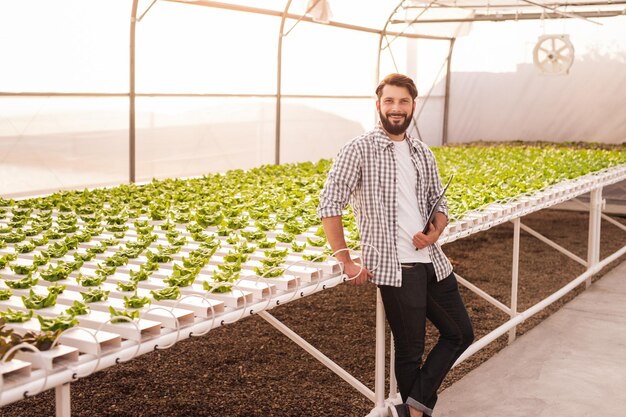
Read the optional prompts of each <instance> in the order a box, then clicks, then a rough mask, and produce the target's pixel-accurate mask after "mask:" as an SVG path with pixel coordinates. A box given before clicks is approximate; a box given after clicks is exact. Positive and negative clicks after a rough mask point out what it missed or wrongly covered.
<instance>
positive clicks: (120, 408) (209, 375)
mask: <svg viewBox="0 0 626 417" xmlns="http://www.w3.org/2000/svg"><path fill="white" fill-rule="evenodd" d="M620 221H621V222H622V223H624V224H626V219H620ZM523 223H524V224H526V225H528V226H530V227H532V228H533V229H535V230H538V231H542V233H543V234H544V235H545V236H547V237H548V238H550V239H552V240H554V241H555V242H557V243H559V244H561V245H562V246H564V247H566V248H567V249H569V250H570V251H572V252H573V253H575V254H577V255H578V256H580V257H581V258H583V259H586V258H587V228H588V215H587V214H586V213H579V212H567V211H552V210H544V211H541V212H539V213H535V214H532V215H529V216H527V217H525V218H524V219H523ZM512 236H513V227H512V224H510V223H508V224H504V225H501V226H498V227H495V228H493V229H490V230H488V231H485V232H481V233H479V234H477V235H474V236H470V237H468V238H464V239H462V240H459V241H457V242H453V243H451V244H448V245H445V246H444V251H445V252H446V253H447V254H448V256H449V257H450V259H451V260H452V262H453V264H454V265H455V271H456V272H457V273H458V274H459V275H460V276H462V277H464V278H466V279H468V280H469V281H471V282H472V283H474V284H476V285H478V286H479V287H480V288H482V289H483V290H485V291H487V292H488V293H489V294H491V295H493V296H495V297H496V298H498V299H499V300H500V301H502V302H503V303H505V304H508V303H509V302H510V293H511V284H510V282H511V263H512V250H513V239H512ZM625 242H626V233H625V232H623V231H622V230H620V229H618V228H617V227H615V226H613V225H611V224H610V223H608V222H606V221H603V222H602V244H601V251H602V258H604V257H606V256H607V255H609V254H611V253H613V252H614V251H615V250H617V249H619V248H621V247H622V246H623V245H624V243H625ZM622 260H623V259H622ZM616 264H617V263H615V264H614V265H610V266H609V267H607V268H605V269H604V270H603V273H605V272H607V271H609V270H610V269H611V268H612V267H613V266H615V265H616ZM583 271H584V267H583V266H581V265H579V264H577V263H576V262H574V261H572V260H570V259H569V258H567V257H566V256H564V255H562V254H560V253H559V252H557V251H555V250H554V249H552V248H550V247H549V246H547V245H546V244H545V243H542V242H540V241H539V240H537V239H535V238H533V237H531V236H530V235H528V234H526V233H524V232H522V236H521V253H520V282H519V308H518V310H519V311H523V310H525V309H527V308H529V307H531V306H532V305H533V304H535V303H537V302H539V301H540V300H541V299H543V298H544V297H545V296H547V295H548V294H550V293H552V292H554V291H555V290H557V289H558V288H560V287H562V286H563V285H565V284H566V283H567V282H568V281H570V280H571V279H572V278H574V277H575V276H578V275H579V274H581V273H582V272H583ZM598 278H599V276H598V277H595V279H598ZM582 287H583V288H581V287H579V288H577V290H575V291H573V292H572V293H570V294H569V295H568V296H566V297H565V298H564V299H562V300H560V301H559V302H557V303H555V304H553V305H552V306H551V307H550V308H548V309H547V310H544V311H543V312H541V313H539V314H537V315H536V316H534V317H532V318H531V319H529V320H528V321H527V322H525V323H524V324H523V325H521V326H520V327H518V334H519V335H523V334H524V333H525V332H527V331H528V330H529V329H531V328H532V327H534V326H535V325H537V324H538V323H539V322H541V321H542V320H543V319H544V318H546V317H547V316H549V315H550V314H552V313H553V312H554V311H556V310H558V309H559V308H560V307H561V306H562V305H563V304H564V303H566V302H567V301H569V300H571V299H572V298H573V297H575V296H576V294H578V293H580V292H581V291H582V290H584V285H583V286H582ZM462 294H463V297H464V299H465V301H466V304H467V308H468V310H469V313H470V316H471V318H472V320H473V323H474V327H475V332H476V336H477V338H480V337H481V336H483V335H485V334H487V333H488V332H489V331H491V330H493V329H495V328H496V327H498V326H499V325H500V324H502V323H503V322H505V321H506V320H507V316H506V315H505V314H504V313H503V312H501V311H500V310H498V309H496V308H495V307H493V306H491V305H490V304H488V303H487V302H486V301H483V300H482V299H481V298H479V297H478V296H476V295H474V294H473V293H471V292H470V291H468V290H466V289H465V288H462ZM375 300H376V291H375V287H374V286H373V285H365V286H360V287H354V286H351V285H341V286H339V287H336V288H333V289H329V290H327V291H322V292H321V293H318V294H316V295H313V296H310V297H307V298H304V299H302V300H299V301H296V302H293V303H290V304H287V305H284V306H280V307H277V308H275V309H274V310H272V314H273V315H274V316H275V317H277V318H278V319H280V320H281V321H283V323H285V324H286V325H288V326H289V327H290V328H292V329H293V330H295V331H296V332H297V333H298V334H300V335H301V336H302V337H304V338H305V339H306V340H308V341H309V342H311V343H312V344H313V345H315V346H316V347H318V348H319V349H320V350H321V351H322V352H324V353H325V354H326V355H327V356H329V357H330V358H331V359H333V360H334V361H335V362H337V363H338V364H339V365H341V366H342V367H343V368H344V369H346V370H347V371H348V372H350V373H351V374H352V375H354V376H355V377H357V378H358V379H359V380H361V381H362V382H363V383H364V384H365V385H367V386H369V387H371V388H372V389H373V386H374V346H375ZM429 335H430V337H429V345H428V346H427V349H428V348H429V347H430V346H432V344H433V342H434V332H433V329H432V328H429ZM522 337H523V336H522ZM506 343H507V338H506V336H504V337H501V338H499V339H498V340H496V341H495V342H493V343H491V344H490V345H489V346H488V347H487V348H485V349H484V350H482V351H480V352H478V353H477V354H475V355H474V356H472V357H470V358H469V359H468V360H467V361H465V362H464V363H463V364H461V365H460V366H458V367H457V368H455V369H453V370H452V372H451V373H450V374H449V376H448V377H447V378H446V380H445V381H444V384H443V387H442V389H444V388H445V387H447V386H449V385H450V384H452V383H454V381H456V380H458V379H460V378H462V377H463V376H464V375H465V374H466V373H467V372H469V371H470V370H472V369H474V368H476V367H477V366H479V365H480V364H481V363H482V362H484V361H486V360H487V359H489V358H490V357H491V356H492V355H494V354H495V353H496V352H497V351H498V350H500V349H502V348H503V347H505V346H506ZM71 389H72V415H73V416H77V417H78V416H85V417H87V416H89V417H92V416H216V417H218V416H219V417H231V416H232V417H235V416H240V417H251V416H264V417H265V416H276V417H278V416H320V417H321V416H363V415H365V414H367V413H369V411H370V410H371V409H372V407H373V405H372V403H371V402H370V401H369V400H367V399H366V398H365V397H363V396H362V395H361V394H360V393H359V392H358V391H356V390H355V389H354V388H352V387H351V386H350V385H348V384H347V383H346V382H344V381H343V380H342V379H341V378H339V377H338V376H336V375H335V374H334V373H332V372H331V371H330V370H328V369H327V368H325V367H324V366H323V365H321V364H320V363H319V362H317V361H316V360H315V359H313V358H312V357H310V356H308V355H307V354H306V353H305V352H304V351H303V350H302V349H301V348H299V347H298V346H297V345H296V344H294V343H293V342H291V341H290V340H289V339H287V338H286V337H285V336H283V335H282V334H281V333H279V332H278V331H277V330H275V329H274V328H273V327H272V326H270V325H269V324H268V323H267V322H265V321H264V320H263V319H262V318H260V317H258V316H253V317H250V318H246V319H244V320H241V321H239V322H237V323H235V324H231V325H227V326H224V327H222V328H218V329H215V330H212V331H211V332H209V333H208V334H207V335H205V336H202V337H198V338H194V339H189V340H184V341H181V342H178V343H177V344H176V345H174V346H173V347H172V348H170V349H167V350H165V351H159V352H154V353H150V354H146V355H143V356H140V357H138V358H136V359H134V360H132V361H130V362H129V363H125V364H120V365H117V366H114V367H112V368H108V369H106V370H103V371H100V372H98V373H96V374H94V375H91V376H89V377H87V378H85V379H82V380H79V381H77V382H75V383H73V384H72V385H71ZM54 414H55V408H54V390H49V391H47V392H44V393H42V394H39V395H37V396H35V397H32V398H29V399H26V400H23V401H20V402H17V403H14V404H11V405H8V406H5V407H3V408H2V409H0V415H1V416H3V417H45V416H54Z"/></svg>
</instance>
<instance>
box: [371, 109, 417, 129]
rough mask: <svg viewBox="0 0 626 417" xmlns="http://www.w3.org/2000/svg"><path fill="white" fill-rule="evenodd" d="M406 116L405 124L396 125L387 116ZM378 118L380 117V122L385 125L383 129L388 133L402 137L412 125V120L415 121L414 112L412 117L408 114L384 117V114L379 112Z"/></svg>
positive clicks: (391, 114) (389, 114)
mask: <svg viewBox="0 0 626 417" xmlns="http://www.w3.org/2000/svg"><path fill="white" fill-rule="evenodd" d="M393 115H396V116H404V122H402V123H394V122H392V121H390V120H389V119H388V118H387V116H393ZM378 116H379V117H380V122H381V123H382V124H383V128H384V129H385V131H386V132H387V133H390V134H392V135H401V134H403V133H404V132H406V130H407V129H408V128H409V125H410V124H411V120H412V119H413V112H411V114H410V115H407V114H406V113H387V116H383V114H382V112H381V111H380V110H379V111H378Z"/></svg>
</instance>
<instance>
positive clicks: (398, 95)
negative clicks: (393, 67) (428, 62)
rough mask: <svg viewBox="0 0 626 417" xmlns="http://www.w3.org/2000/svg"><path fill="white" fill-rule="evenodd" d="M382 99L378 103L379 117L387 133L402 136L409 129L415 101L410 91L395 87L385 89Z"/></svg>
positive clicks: (388, 86)
mask: <svg viewBox="0 0 626 417" xmlns="http://www.w3.org/2000/svg"><path fill="white" fill-rule="evenodd" d="M381 93H382V94H381V96H380V99H378V101H376V108H377V109H378V115H379V116H380V121H381V123H382V125H383V128H384V129H385V131H386V132H387V133H389V134H391V135H402V134H404V132H406V130H407V129H408V128H409V125H410V124H411V119H412V117H413V111H414V110H415V101H413V98H412V97H411V95H410V94H409V90H407V89H406V88H404V87H398V86H395V85H386V86H384V87H383V90H382V92H381Z"/></svg>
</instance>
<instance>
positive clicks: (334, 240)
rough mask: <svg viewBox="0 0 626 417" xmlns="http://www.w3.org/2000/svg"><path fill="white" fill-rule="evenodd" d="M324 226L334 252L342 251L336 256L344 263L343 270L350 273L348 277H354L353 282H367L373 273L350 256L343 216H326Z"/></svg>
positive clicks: (323, 220)
mask: <svg viewBox="0 0 626 417" xmlns="http://www.w3.org/2000/svg"><path fill="white" fill-rule="evenodd" d="M322 226H323V227H324V232H325V233H326V238H327V239H328V243H329V244H330V247H331V248H332V250H333V252H337V251H340V252H338V253H336V254H335V258H337V260H338V261H339V262H342V263H343V270H344V272H345V273H346V275H348V278H351V279H352V278H354V279H353V280H352V281H351V282H352V283H354V284H357V285H360V284H363V283H365V282H367V278H368V277H371V276H372V273H371V272H369V271H368V270H367V269H366V268H365V267H363V266H361V265H357V264H356V263H355V262H354V261H353V260H352V258H351V257H350V252H349V251H348V249H347V248H348V245H346V239H345V237H344V234H343V222H342V220H341V216H333V217H324V218H323V219H322Z"/></svg>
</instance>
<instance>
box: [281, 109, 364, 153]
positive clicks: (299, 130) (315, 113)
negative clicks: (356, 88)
mask: <svg viewBox="0 0 626 417" xmlns="http://www.w3.org/2000/svg"><path fill="white" fill-rule="evenodd" d="M375 111H376V108H375V105H374V99H373V98H366V99H310V98H307V99H294V98H289V99H283V105H282V129H281V157H280V159H281V162H303V161H314V160H317V159H320V158H334V157H335V156H336V155H337V152H338V151H339V149H340V148H341V147H342V146H343V145H344V144H345V143H347V142H348V141H349V140H350V139H352V138H354V137H356V136H359V135H361V134H362V133H363V132H364V131H367V130H371V129H372V128H373V127H374V126H375V114H376V113H375Z"/></svg>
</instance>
